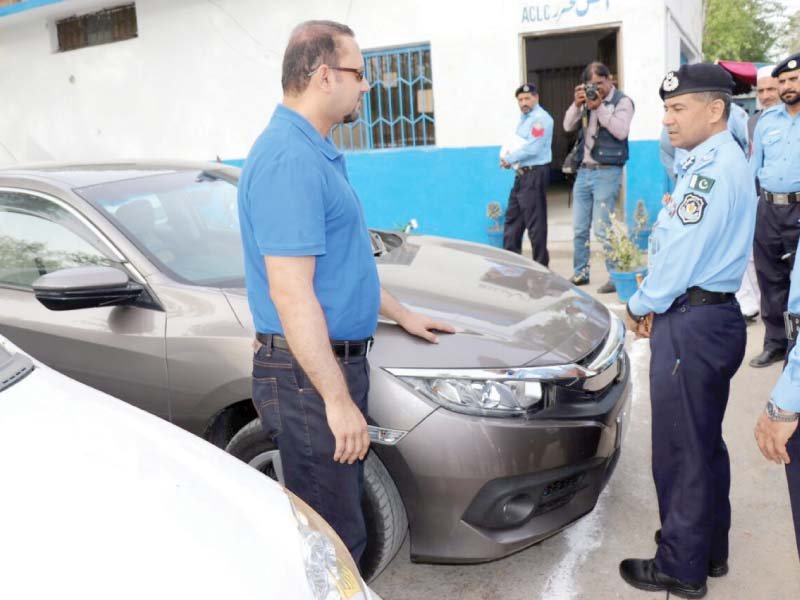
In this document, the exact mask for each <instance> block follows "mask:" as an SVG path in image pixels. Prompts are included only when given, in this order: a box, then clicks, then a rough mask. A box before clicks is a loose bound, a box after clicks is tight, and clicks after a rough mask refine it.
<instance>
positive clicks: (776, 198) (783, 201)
mask: <svg viewBox="0 0 800 600" xmlns="http://www.w3.org/2000/svg"><path fill="white" fill-rule="evenodd" d="M761 197H762V198H764V200H765V201H766V202H768V203H769V204H778V205H782V206H788V205H789V204H800V192H789V193H788V194H779V193H777V192H768V191H767V190H763V189H762V190H761Z"/></svg>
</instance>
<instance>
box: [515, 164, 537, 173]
mask: <svg viewBox="0 0 800 600" xmlns="http://www.w3.org/2000/svg"><path fill="white" fill-rule="evenodd" d="M541 166H543V165H531V166H529V167H517V168H516V169H514V170H515V171H516V172H517V175H524V174H525V173H529V172H531V171H533V170H534V169H535V168H537V167H541Z"/></svg>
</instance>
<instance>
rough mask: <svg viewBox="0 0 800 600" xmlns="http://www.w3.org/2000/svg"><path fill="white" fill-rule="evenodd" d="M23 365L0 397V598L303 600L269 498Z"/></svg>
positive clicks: (175, 436)
mask: <svg viewBox="0 0 800 600" xmlns="http://www.w3.org/2000/svg"><path fill="white" fill-rule="evenodd" d="M0 344H2V345H3V347H5V348H6V349H7V350H9V352H11V353H16V352H19V350H18V349H17V348H16V347H14V346H13V344H10V343H9V342H7V341H6V340H4V339H2V338H0ZM34 364H35V365H36V368H35V369H34V370H33V371H32V372H31V373H30V374H29V375H27V376H26V377H25V378H24V379H22V380H19V381H18V382H17V383H15V384H14V385H12V386H11V387H9V388H7V389H4V390H2V392H0V456H2V457H3V460H0V479H1V480H2V481H3V482H4V486H3V492H2V495H1V496H0V506H2V507H3V509H2V511H0V531H2V532H3V533H2V537H1V538H0V564H2V565H3V576H2V577H1V578H0V597H2V598H60V597H78V596H80V597H81V598H86V599H87V600H89V599H95V598H196V599H198V600H200V599H211V598H241V599H246V598H247V599H253V600H255V599H256V598H259V599H260V598H294V597H302V598H309V597H311V591H310V589H309V588H308V587H307V586H308V584H307V583H306V576H305V572H304V566H303V562H302V552H303V548H302V547H301V546H302V544H301V542H300V536H299V534H298V530H297V522H296V520H295V518H294V516H293V513H292V508H291V505H290V501H289V498H288V496H287V494H286V493H285V492H284V490H283V489H282V488H281V487H280V486H279V485H277V484H276V483H274V482H272V481H271V480H269V479H268V478H266V477H264V476H263V475H262V474H260V473H258V472H256V471H255V470H254V469H251V468H250V467H248V466H247V465H245V464H244V463H241V462H240V461H238V460H237V459H235V458H233V457H232V456H230V455H228V454H226V453H225V452H223V451H222V450H219V449H217V448H215V447H213V446H212V445H211V444H208V443H207V442H205V441H203V440H201V439H200V438H197V437H195V436H193V435H191V434H189V433H187V432H185V431H183V430H181V429H178V428H177V427H175V426H174V425H171V424H169V423H167V422H166V421H162V420H161V419H158V418H156V417H154V416H152V415H149V414H147V413H145V412H143V411H140V410H138V409H136V408H133V407H132V406H129V405H127V404H125V403H123V402H121V401H119V400H116V399H115V398H112V397H110V396H107V395H106V394H103V393H101V392H98V391H97V390H94V389H92V388H89V387H87V386H85V385H83V384H80V383H78V382H76V381H74V380H72V379H69V378H67V377H65V376H63V375H61V374H59V373H57V372H55V371H53V370H51V369H49V368H48V367H46V366H44V365H41V364H40V363H37V362H36V361H34ZM0 389H2V388H0ZM43 574H44V575H43ZM78 590H80V593H79V594H78Z"/></svg>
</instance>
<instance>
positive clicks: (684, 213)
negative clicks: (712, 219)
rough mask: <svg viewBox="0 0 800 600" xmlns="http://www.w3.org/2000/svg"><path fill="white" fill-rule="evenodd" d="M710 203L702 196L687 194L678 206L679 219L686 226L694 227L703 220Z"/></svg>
mask: <svg viewBox="0 0 800 600" xmlns="http://www.w3.org/2000/svg"><path fill="white" fill-rule="evenodd" d="M706 206H708V202H706V199H705V198H703V197H702V196H698V195H696V194H686V195H685V196H684V197H683V200H681V203H680V204H679V205H678V218H679V219H680V220H681V223H683V224H684V225H694V224H695V223H699V222H700V219H702V218H703V213H704V212H705V210H706Z"/></svg>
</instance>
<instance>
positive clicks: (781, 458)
mask: <svg viewBox="0 0 800 600" xmlns="http://www.w3.org/2000/svg"><path fill="white" fill-rule="evenodd" d="M797 265H798V263H797V261H795V263H794V268H793V269H792V285H791V287H790V288H789V311H788V313H787V314H786V329H787V331H786V337H787V338H789V344H790V345H791V346H792V349H791V351H790V352H789V360H788V361H787V364H786V368H785V369H784V371H783V374H782V375H781V378H780V379H779V380H778V385H776V386H775V389H774V390H772V397H771V398H770V400H769V402H767V406H766V408H765V409H764V412H763V413H761V416H760V417H759V418H758V423H757V424H756V431H755V434H756V441H757V442H758V447H759V448H760V449H761V453H762V454H763V455H764V457H765V458H767V459H768V460H772V461H774V462H776V463H778V464H781V463H783V464H784V465H785V468H786V480H787V482H788V484H789V498H790V500H791V504H792V518H793V520H794V535H795V540H796V541H797V552H798V555H800V429H799V428H798V427H797V422H798V418H800V348H798V347H797V345H796V344H797V334H798V329H800V270H798V267H797Z"/></svg>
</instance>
